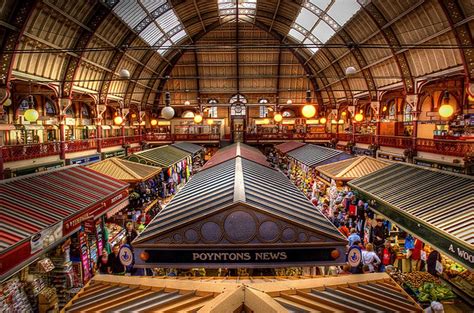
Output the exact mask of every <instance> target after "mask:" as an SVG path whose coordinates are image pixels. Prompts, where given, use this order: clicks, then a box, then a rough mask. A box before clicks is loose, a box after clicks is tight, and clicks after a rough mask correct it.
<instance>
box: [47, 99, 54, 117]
mask: <svg viewBox="0 0 474 313" xmlns="http://www.w3.org/2000/svg"><path fill="white" fill-rule="evenodd" d="M44 111H45V112H46V115H53V116H54V115H56V106H55V105H54V103H53V102H52V101H51V100H46V103H45V104H44Z"/></svg>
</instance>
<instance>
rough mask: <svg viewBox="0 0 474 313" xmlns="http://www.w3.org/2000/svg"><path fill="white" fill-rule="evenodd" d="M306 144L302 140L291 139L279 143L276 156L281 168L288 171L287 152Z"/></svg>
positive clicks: (276, 147)
mask: <svg viewBox="0 0 474 313" xmlns="http://www.w3.org/2000/svg"><path fill="white" fill-rule="evenodd" d="M304 145H305V143H303V142H300V141H289V142H284V143H281V144H279V145H276V146H275V152H276V158H277V164H278V166H279V168H280V169H281V170H283V171H284V172H286V171H288V168H287V166H288V159H287V154H288V152H290V151H293V150H295V149H298V148H301V147H303V146H304Z"/></svg>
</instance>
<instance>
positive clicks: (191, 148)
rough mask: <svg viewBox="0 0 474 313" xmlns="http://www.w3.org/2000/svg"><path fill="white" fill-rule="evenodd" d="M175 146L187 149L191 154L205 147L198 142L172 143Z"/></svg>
mask: <svg viewBox="0 0 474 313" xmlns="http://www.w3.org/2000/svg"><path fill="white" fill-rule="evenodd" d="M172 146H173V147H176V148H178V149H181V150H183V151H186V152H189V153H191V154H193V155H194V154H196V153H198V152H201V151H202V150H204V147H203V146H200V145H197V144H194V143H190V142H183V141H182V142H176V143H174V144H172Z"/></svg>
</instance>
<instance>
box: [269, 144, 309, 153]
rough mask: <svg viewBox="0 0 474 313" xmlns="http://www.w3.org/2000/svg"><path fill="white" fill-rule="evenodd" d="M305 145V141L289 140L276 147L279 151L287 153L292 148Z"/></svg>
mask: <svg viewBox="0 0 474 313" xmlns="http://www.w3.org/2000/svg"><path fill="white" fill-rule="evenodd" d="M304 145H305V143H303V142H299V141H289V142H284V143H281V144H279V145H276V146H275V149H277V151H279V152H280V153H282V154H286V153H288V152H290V151H292V150H295V149H298V148H301V147H303V146H304Z"/></svg>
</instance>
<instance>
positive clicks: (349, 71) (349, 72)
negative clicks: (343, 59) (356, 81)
mask: <svg viewBox="0 0 474 313" xmlns="http://www.w3.org/2000/svg"><path fill="white" fill-rule="evenodd" d="M356 72H357V70H356V68H355V67H353V66H349V67H348V68H346V75H347V76H351V75H354V74H355V73H356Z"/></svg>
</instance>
